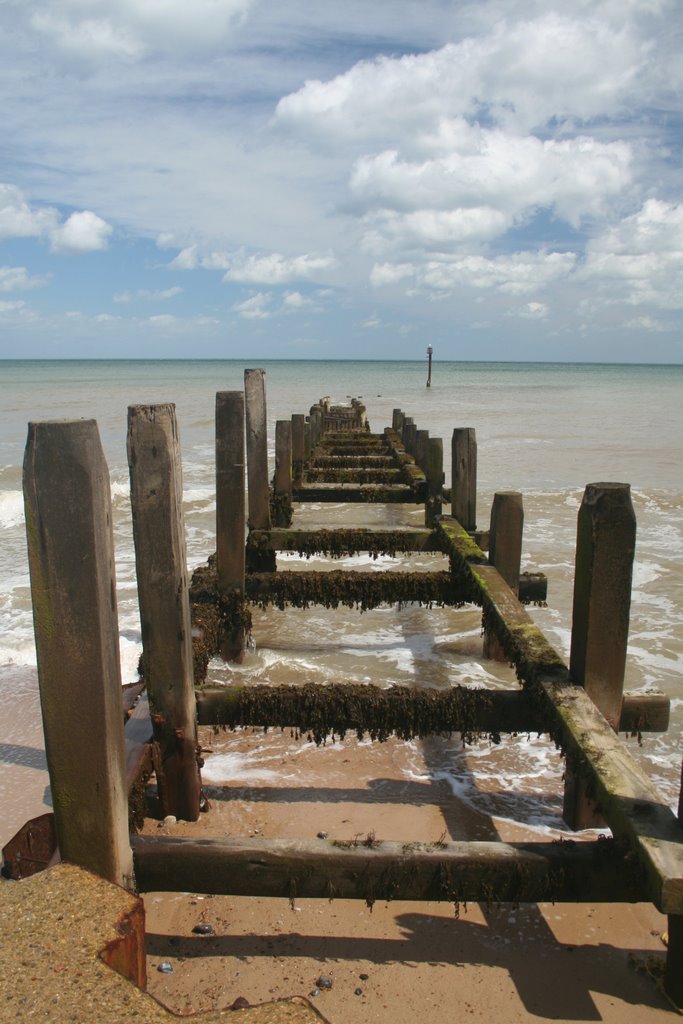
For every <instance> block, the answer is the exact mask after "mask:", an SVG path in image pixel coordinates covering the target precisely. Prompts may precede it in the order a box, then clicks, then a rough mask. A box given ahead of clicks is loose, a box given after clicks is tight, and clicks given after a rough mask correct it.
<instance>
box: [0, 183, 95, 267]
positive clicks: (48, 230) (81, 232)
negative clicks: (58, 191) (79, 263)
mask: <svg viewBox="0 0 683 1024" xmlns="http://www.w3.org/2000/svg"><path fill="white" fill-rule="evenodd" d="M112 230H113V229H112V227H111V225H110V224H107V222H106V221H105V220H103V219H102V218H101V217H98V216H97V214H96V213H93V212H92V211H91V210H81V211H77V212H75V213H72V214H71V215H70V216H69V217H67V219H66V220H65V221H62V222H60V215H59V213H58V211H57V210H55V209H54V208H53V207H51V206H31V205H29V203H28V202H27V201H26V199H25V197H24V194H23V192H22V191H21V190H20V189H18V188H17V187H16V186H15V185H9V184H2V183H0V238H27V237H38V238H40V237H46V238H49V240H50V246H51V248H52V250H53V251H54V252H60V251H68V250H71V251H76V252H95V251H97V250H99V249H106V248H107V245H108V242H109V236H110V235H111V234H112Z"/></svg>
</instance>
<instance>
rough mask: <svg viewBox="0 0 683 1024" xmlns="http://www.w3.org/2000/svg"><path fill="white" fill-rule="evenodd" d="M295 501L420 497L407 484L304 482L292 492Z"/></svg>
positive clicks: (390, 500)
mask: <svg viewBox="0 0 683 1024" xmlns="http://www.w3.org/2000/svg"><path fill="white" fill-rule="evenodd" d="M292 499H293V500H294V501H303V502H311V501H315V502H321V503H325V502H335V503H344V502H353V503H356V504H357V503H362V502H369V503H372V502H383V503H385V504H396V503H397V502H398V503H403V504H415V503H416V501H418V500H419V499H418V498H417V497H416V495H415V491H413V489H412V488H410V487H407V486H406V485H405V484H393V485H392V484H361V485H358V484H304V486H303V487H296V488H294V490H293V492H292Z"/></svg>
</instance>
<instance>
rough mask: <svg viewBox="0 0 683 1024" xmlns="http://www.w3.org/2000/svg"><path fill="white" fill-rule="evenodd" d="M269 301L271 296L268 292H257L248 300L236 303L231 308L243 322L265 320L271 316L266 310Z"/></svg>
mask: <svg viewBox="0 0 683 1024" xmlns="http://www.w3.org/2000/svg"><path fill="white" fill-rule="evenodd" d="M270 300H271V295H270V293H268V292H257V293H256V295H252V297H251V298H250V299H245V300H244V302H238V303H237V304H236V305H234V306H233V307H232V308H233V309H234V310H235V311H236V312H237V313H239V315H240V316H241V317H244V319H245V320H265V319H267V318H268V317H269V316H271V313H270V311H269V310H268V309H267V308H266V307H267V306H268V303H269V302H270Z"/></svg>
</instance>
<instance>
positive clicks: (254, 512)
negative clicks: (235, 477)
mask: <svg viewBox="0 0 683 1024" xmlns="http://www.w3.org/2000/svg"><path fill="white" fill-rule="evenodd" d="M265 376H266V371H265V370H245V371H244V398H245V402H246V412H247V482H248V491H249V519H248V521H249V528H250V529H251V530H269V529H270V488H269V485H268V434H267V429H268V424H267V417H266V384H265Z"/></svg>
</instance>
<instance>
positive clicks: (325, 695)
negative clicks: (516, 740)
mask: <svg viewBox="0 0 683 1024" xmlns="http://www.w3.org/2000/svg"><path fill="white" fill-rule="evenodd" d="M266 424H267V417H266V395H265V375H264V371H262V370H248V371H246V373H245V388H244V392H221V393H219V394H218V395H217V397H216V509H217V510H216V552H215V556H212V557H211V558H210V559H209V561H208V563H207V564H206V565H205V566H202V567H200V568H199V569H198V570H197V571H196V572H195V574H194V576H193V579H192V581H190V580H189V579H188V574H187V565H186V552H185V538H184V525H183V513H182V479H181V464H180V446H179V439H178V429H177V423H176V419H175V410H174V407H173V406H171V405H157V406H134V407H131V408H130V409H129V414H128V459H129V466H130V478H131V503H132V511H133V530H134V541H135V551H136V567H137V577H138V593H139V601H140V617H141V624H142V640H143V657H142V669H143V676H144V683H145V687H146V699H147V700H148V702H149V712H150V722H151V724H150V725H147V726H146V725H145V717H144V711H142V710H141V706H139V708H138V710H137V711H136V712H135V713H134V717H133V718H132V719H131V720H130V722H129V725H127V726H126V731H125V733H124V725H123V716H122V713H121V678H120V667H119V659H118V621H117V611H116V597H115V594H116V588H115V577H114V550H113V540H112V515H111V504H110V497H109V477H108V470H107V467H106V463H105V460H104V456H103V454H102V450H101V446H100V443H99V436H98V431H97V425H96V423H95V422H94V421H77V422H60V423H35V424H31V425H30V427H29V436H28V442H27V447H26V456H25V462H24V487H25V500H26V522H27V535H28V546H29V562H30V571H31V589H32V598H33V605H34V622H35V633H36V648H37V654H38V671H39V681H40V690H41V703H42V708H43V718H44V723H45V739H46V751H47V758H48V767H49V771H50V782H51V788H52V794H53V800H54V808H55V810H54V815H55V826H56V835H57V839H58V843H59V849H60V851H61V856H62V857H63V859H65V860H69V861H72V862H74V863H76V864H79V865H81V866H84V867H87V868H89V869H91V870H93V871H95V872H96V873H98V874H100V875H101V876H102V877H104V878H108V879H110V880H112V881H115V882H118V883H120V884H124V885H126V886H133V885H134V884H137V886H138V887H139V888H140V889H141V890H143V891H147V890H152V889H167V890H172V891H175V890H182V891H187V890H189V891H205V892H221V893H226V894H248V895H261V896H265V895H278V896H283V895H284V896H292V895H298V896H302V897H303V896H326V897H331V896H344V897H350V898H360V899H365V900H367V901H368V902H372V901H373V900H375V899H396V898H399V899H418V900H423V899H444V900H452V901H454V902H457V901H460V900H462V901H465V900H483V901H488V902H499V901H507V900H514V901H532V902H533V901H537V900H541V899H543V900H567V901H572V902H583V901H590V902H599V901H611V900H647V901H652V902H653V903H654V904H655V905H656V906H657V907H658V908H659V910H660V911H662V912H663V913H666V914H668V915H669V936H670V939H669V948H668V953H667V968H666V986H667V990H668V992H669V994H670V995H671V997H672V998H673V999H674V1000H675V1001H676V1002H677V1003H678V1005H683V970H681V967H682V966H683V845H682V840H683V829H682V827H681V824H680V822H679V820H678V819H677V818H676V816H675V815H674V814H673V812H672V811H671V810H670V809H669V808H668V807H667V806H666V805H665V804H664V803H663V801H662V799H661V797H660V796H659V794H658V792H657V790H656V788H655V787H654V786H653V785H652V783H651V782H650V781H649V779H648V778H647V776H646V775H645V773H644V772H643V770H642V769H641V768H640V767H639V765H638V763H637V762H636V761H635V759H634V758H633V757H632V755H631V754H630V752H629V750H628V748H627V746H626V744H625V743H624V741H623V740H621V739H620V738H619V736H618V734H617V732H616V730H617V729H626V730H629V731H634V732H641V731H646V730H647V729H663V728H666V726H667V721H668V703H667V701H666V699H665V698H664V697H663V696H662V695H651V696H643V695H640V694H637V695H626V694H624V692H623V681H624V665H625V657H626V643H627V635H628V619H629V609H630V589H631V573H632V563H633V556H634V546H635V517H634V514H633V508H632V505H631V500H630V491H629V487H628V485H625V484H614V483H596V484H589V485H588V486H587V488H586V492H585V494H584V499H583V502H582V505H581V509H580V512H579V518H578V533H577V553H576V574H575V589H574V607H573V628H572V642H571V655H570V661H569V665H567V664H565V662H564V659H563V658H562V657H561V655H560V654H559V653H558V652H557V651H556V650H555V649H554V648H553V646H552V645H551V644H550V643H549V642H548V640H547V639H546V637H545V636H544V635H543V633H542V632H541V630H540V629H539V628H538V627H537V626H536V625H535V623H534V622H533V619H532V618H531V617H530V615H529V613H528V611H527V609H526V607H525V606H524V604H523V600H527V601H529V600H530V601H533V600H536V601H543V600H544V599H545V596H546V581H545V579H544V578H543V577H541V576H539V575H538V574H531V576H529V577H527V578H526V579H525V577H524V574H522V573H520V556H521V538H522V527H523V506H522V500H521V495H520V494H519V493H517V492H501V493H499V494H497V495H496V496H495V499H494V502H493V508H492V515H491V523H490V527H489V529H488V530H486V531H481V530H478V529H477V523H476V451H477V449H476V437H475V432H474V429H472V428H469V427H468V428H456V429H455V430H454V432H453V437H452V441H451V470H452V472H451V490H450V494H449V493H448V492H445V491H444V488H443V442H442V440H441V439H438V438H430V437H428V436H425V435H426V434H427V432H426V431H420V430H419V429H418V428H417V426H416V424H415V423H414V422H412V421H411V420H410V418H409V417H407V416H405V415H404V414H403V412H402V411H401V410H394V414H393V417H392V424H391V426H390V427H387V428H385V430H384V431H383V433H381V434H373V433H372V432H371V431H370V429H369V426H368V423H367V417H366V410H365V409H364V407H363V406H362V405H361V403H360V401H354V402H352V403H351V405H350V406H348V407H344V406H333V405H331V404H330V403H329V401H328V400H322V401H321V402H319V403H317V405H315V406H313V407H312V408H311V410H310V412H309V414H308V415H306V414H295V415H294V416H293V417H292V418H291V420H289V421H278V424H277V426H276V437H275V449H276V452H275V456H276V458H275V474H274V478H273V481H272V486H271V481H270V480H269V473H268V449H267V434H266ZM245 452H246V480H247V494H248V520H247V521H246V523H245V511H246V510H245V488H244V482H245ZM373 474H374V475H373ZM321 475H323V476H325V475H326V476H327V477H328V478H327V479H324V480H321V479H320V477H321ZM397 489H400V490H397ZM399 493H400V497H398V494H399ZM321 495H327V496H332V495H334V497H329V500H333V501H347V500H349V501H377V502H380V503H382V504H384V503H386V502H389V501H392V500H400V501H411V502H413V503H416V504H422V505H424V510H425V525H424V528H405V529H396V530H394V529H391V530H390V529H387V528H383V529H379V530H377V531H374V530H349V529H344V530H338V531H337V530H299V529H296V528H295V527H294V526H293V525H292V515H294V518H295V517H296V511H297V508H298V507H299V506H300V504H301V503H303V502H306V501H307V500H312V501H315V502H321V501H324V500H326V499H325V498H324V497H321ZM449 502H450V514H446V513H444V507H445V506H447V504H448V503H449ZM285 520H286V522H285ZM245 527H246V528H248V529H247V536H246V542H245ZM279 551H298V552H300V553H301V554H302V555H311V554H317V553H321V554H325V555H328V556H331V557H344V556H346V555H350V554H354V553H357V552H360V551H365V552H370V553H371V554H388V555H394V554H397V553H403V552H412V551H436V552H440V553H442V554H443V555H444V556H445V558H446V559H447V562H448V568H447V569H446V570H439V571H437V572H432V573H422V572H419V573H417V572H410V571H408V572H394V571H391V572H381V573H373V574H372V579H370V574H364V573H345V572H343V571H338V572H334V573H324V574H317V573H315V572H307V573H296V572H286V571H282V570H278V569H277V553H278V552H279ZM380 602H392V603H393V602H398V603H401V602H418V603H421V604H423V605H425V606H427V607H429V606H430V605H433V604H439V605H445V606H460V605H463V604H474V605H478V606H479V607H481V608H482V622H483V632H484V641H483V646H484V654H485V656H487V657H493V658H498V659H504V660H505V661H508V662H510V663H511V664H512V665H513V666H514V668H515V670H516V673H517V677H518V679H519V682H520V684H521V685H520V688H519V689H518V690H515V691H510V692H505V693H500V692H493V691H488V690H472V689H470V688H468V687H465V686H458V685H455V686H453V687H452V688H450V689H448V690H446V691H444V690H436V689H431V688H429V687H428V686H427V687H425V688H424V689H420V690H413V689H410V688H405V687H389V688H387V689H380V688H378V687H373V686H367V687H365V686H363V687H360V686H354V687H349V686H347V685H345V684H344V683H343V682H340V684H339V685H338V686H323V685H309V686H304V687H296V686H289V687H275V686H273V687H267V686H253V685H249V684H247V685H242V686H236V687H223V688H215V687H210V686H207V685H206V683H205V679H206V667H207V664H208V662H209V659H210V658H211V657H214V656H222V657H224V658H225V659H232V660H239V659H240V658H241V657H242V654H243V651H244V648H245V644H246V642H247V639H248V636H249V632H250V630H251V619H250V608H251V606H252V605H253V604H257V605H260V606H263V607H266V606H270V605H273V606H275V607H279V608H282V607H285V606H288V605H293V606H298V607H306V606H307V605H308V604H311V603H321V604H324V605H327V606H328V607H336V606H337V605H338V604H347V605H355V606H358V607H359V608H361V609H362V608H366V607H374V606H375V605H376V604H378V603H380ZM425 682H427V683H428V680H425ZM198 721H200V722H201V723H206V724H218V725H220V724H224V725H230V726H232V725H238V724H249V725H263V726H269V725H270V726H278V725H279V726H288V727H293V728H295V729H299V730H301V731H303V732H304V733H309V732H310V733H311V734H312V735H313V736H314V737H315V738H316V739H317V740H321V739H323V738H324V737H326V736H329V735H343V734H344V733H345V732H349V731H353V732H356V733H358V735H364V734H367V735H370V736H371V737H373V738H376V739H383V738H385V737H386V736H387V735H389V734H391V733H395V734H397V735H398V736H400V737H412V736H425V735H429V734H430V733H442V732H452V731H457V732H460V733H462V734H463V737H464V738H466V739H467V738H471V737H473V736H475V735H488V736H490V737H491V738H492V739H493V740H494V741H497V740H499V739H500V735H501V734H502V733H505V732H519V731H537V730H538V731H543V732H546V733H548V735H549V736H550V737H551V738H552V739H553V740H554V741H555V743H556V744H558V746H559V747H560V748H561V749H562V751H563V752H564V754H565V755H566V759H567V772H566V779H567V781H566V787H565V818H566V820H567V822H568V824H569V825H570V827H574V828H583V827H585V826H586V825H589V824H591V825H592V824H594V823H595V822H596V821H601V822H605V823H606V824H607V825H609V827H610V828H611V830H612V834H613V839H612V840H609V841H602V842H582V843H580V844H571V843H561V844H554V843H550V844H548V843H530V844H503V843H498V844H495V843H493V844H492V843H463V842H458V843H446V842H443V843H441V842H439V843H431V844H429V843H424V844H421V843H411V844H409V845H402V844H399V843H387V842H381V841H379V840H375V839H374V838H372V839H369V840H368V841H367V842H354V843H339V842H334V841H327V840H325V841H321V840H316V841H315V842H314V843H308V842H305V841H296V842H294V841H284V840H257V839H229V840H224V841H202V842H195V841H192V840H185V839H163V838H158V837H156V836H155V837H144V838H143V837H140V836H136V835H134V834H131V832H130V829H129V819H128V809H129V808H128V795H129V792H130V791H131V790H132V789H135V786H136V785H137V787H138V789H139V788H140V786H141V785H142V782H141V779H143V778H144V771H145V769H147V770H149V769H150V767H153V769H154V773H155V775H156V780H157V785H158V791H159V798H160V805H161V808H162V813H163V814H174V815H175V816H176V817H179V818H184V819H187V820H196V819H197V818H198V817H199V814H200V810H201V808H202V804H203V797H202V790H201V775H200V762H199V758H198V743H197V724H198ZM131 722H132V723H133V725H132V726H131ZM145 729H147V738H148V739H149V740H150V741H151V742H150V743H147V742H145ZM133 730H135V736H136V738H135V739H134V740H131V742H129V743H128V748H129V749H128V758H129V760H128V769H127V767H126V756H127V751H126V737H127V735H128V734H129V732H131V733H132V732H133ZM150 734H151V735H150ZM141 773H142V774H141Z"/></svg>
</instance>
